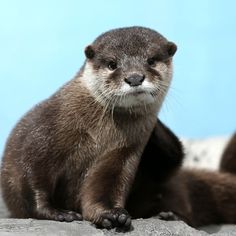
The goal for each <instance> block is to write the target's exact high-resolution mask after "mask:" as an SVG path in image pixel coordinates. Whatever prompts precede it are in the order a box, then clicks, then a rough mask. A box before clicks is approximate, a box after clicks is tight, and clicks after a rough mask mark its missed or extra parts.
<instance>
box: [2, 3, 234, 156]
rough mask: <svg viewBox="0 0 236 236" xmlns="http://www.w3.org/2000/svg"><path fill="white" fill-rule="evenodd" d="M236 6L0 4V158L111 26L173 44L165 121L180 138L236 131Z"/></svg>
mask: <svg viewBox="0 0 236 236" xmlns="http://www.w3.org/2000/svg"><path fill="white" fill-rule="evenodd" d="M235 9H236V1H227V0H225V1H216V0H215V1H214V0H212V1H210V0H208V1H207V0H198V1H188V0H182V1H181V0H180V1H174V0H173V1H170V0H169V1H168V0H165V1H164V0H162V1H158V0H149V1H138V0H129V1H127V0H119V1H118V0H117V1H115V0H114V1H108V0H99V1H78V0H61V1H60V0H57V1H56V0H51V1H46V0H40V1H31V0H21V1H20V0H8V1H1V2H0V153H1V152H2V150H3V146H4V143H5V141H6V138H7V136H8V134H9V132H10V130H11V129H12V128H13V126H14V124H15V123H16V121H17V120H18V119H19V118H20V117H21V116H22V115H23V114H24V113H25V112H26V111H27V110H29V109H30V108H31V107H32V106H33V105H34V104H36V103H37V102H39V101H41V100H42V99H44V98H47V97H48V96H49V95H51V94H52V93H53V92H54V91H55V90H56V89H58V87H60V86H61V85H62V84H64V83H65V82H66V81H67V80H69V79H70V78H72V77H73V75H74V74H75V73H76V71H77V70H78V69H79V68H80V66H81V65H82V63H83V61H84V54H83V50H84V47H85V46H86V45H87V44H89V43H90V42H92V41H93V39H94V38H95V37H96V36H98V35H99V34H100V33H102V32H104V31H107V30H109V29H111V28H116V27H123V26H132V25H141V26H147V27H151V28H154V29H156V30H157V31H159V32H161V33H162V34H163V35H164V36H166V37H167V38H168V39H169V40H172V41H174V42H176V44H177V45H178V52H177V54H176V56H175V73H174V81H173V84H172V88H171V89H170V92H169V95H168V97H167V99H166V101H165V104H164V106H163V109H162V113H161V118H162V119H163V120H164V121H165V122H166V123H167V124H168V125H169V126H170V127H171V128H172V129H173V130H174V131H175V132H176V133H177V134H178V135H180V136H184V137H206V136H212V135H227V134H230V133H232V132H234V130H235V128H236V60H235V54H236V10H235Z"/></svg>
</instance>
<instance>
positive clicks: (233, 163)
mask: <svg viewBox="0 0 236 236" xmlns="http://www.w3.org/2000/svg"><path fill="white" fill-rule="evenodd" d="M220 170H221V171H223V172H229V173H232V174H236V134H234V135H233V137H232V138H231V140H230V142H229V143H228V145H227V147H226V149H225V151H224V153H223V155H222V159H221V164H220Z"/></svg>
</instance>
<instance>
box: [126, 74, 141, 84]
mask: <svg viewBox="0 0 236 236" xmlns="http://www.w3.org/2000/svg"><path fill="white" fill-rule="evenodd" d="M144 79H145V75H138V74H133V75H131V76H129V77H128V78H125V82H126V83H127V84H129V85H130V86H131V87H134V86H139V85H141V84H142V83H143V81H144Z"/></svg>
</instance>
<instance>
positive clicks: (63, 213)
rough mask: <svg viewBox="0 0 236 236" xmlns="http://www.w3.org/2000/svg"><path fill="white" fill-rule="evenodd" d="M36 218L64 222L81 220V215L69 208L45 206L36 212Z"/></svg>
mask: <svg viewBox="0 0 236 236" xmlns="http://www.w3.org/2000/svg"><path fill="white" fill-rule="evenodd" d="M36 218H38V219H47V220H55V221H66V222H71V221H74V220H79V221H80V220H83V217H82V215H81V214H79V213H77V212H74V211H69V210H57V209H53V208H45V209H43V210H41V211H40V212H38V213H37V216H36Z"/></svg>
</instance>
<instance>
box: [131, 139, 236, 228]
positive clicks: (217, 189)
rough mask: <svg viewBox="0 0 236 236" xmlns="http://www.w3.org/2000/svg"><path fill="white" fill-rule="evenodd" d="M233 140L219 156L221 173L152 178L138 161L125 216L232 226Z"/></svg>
mask: <svg viewBox="0 0 236 236" xmlns="http://www.w3.org/2000/svg"><path fill="white" fill-rule="evenodd" d="M235 140H236V136H234V137H233V138H232V140H231V142H230V143H229V145H228V147H227V148H226V150H225V152H224V154H223V157H222V161H221V167H223V169H220V171H221V172H217V171H209V170H200V169H195V170H194V169H187V168H180V169H179V170H177V171H176V172H175V174H174V175H170V176H169V177H168V178H156V179H155V178H153V174H152V175H148V174H147V173H148V172H147V169H146V170H145V168H144V167H145V163H142V162H146V161H145V159H142V160H141V162H140V168H139V169H138V172H137V174H136V179H135V181H134V187H133V189H132V191H131V194H130V196H129V199H128V201H127V206H126V208H127V210H128V211H129V213H130V214H131V215H132V216H133V217H135V218H139V217H151V216H157V217H158V218H160V219H164V220H179V219H180V220H183V221H185V222H186V223H188V224H189V225H191V226H193V227H197V226H203V225H209V224H220V223H221V224H222V223H229V224H230V223H231V224H235V223H236V211H235V203H236V175H235V173H236V168H234V167H236V166H235V163H236V161H235V160H236V152H235V151H236V148H235V147H236V145H235ZM141 166H142V167H141ZM227 172H229V173H227ZM156 177H157V176H156ZM139 193H143V194H139ZM137 206H139V207H137Z"/></svg>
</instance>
